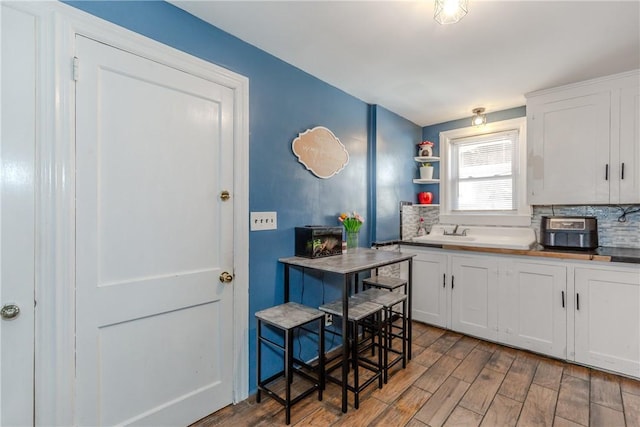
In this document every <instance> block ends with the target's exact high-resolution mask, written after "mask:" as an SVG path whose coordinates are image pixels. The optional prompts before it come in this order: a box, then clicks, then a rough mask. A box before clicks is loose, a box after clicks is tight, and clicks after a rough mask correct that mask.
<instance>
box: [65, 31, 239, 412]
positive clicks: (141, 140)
mask: <svg viewBox="0 0 640 427" xmlns="http://www.w3.org/2000/svg"><path fill="white" fill-rule="evenodd" d="M76 41H77V45H76V49H77V53H76V56H77V57H78V64H77V66H78V67H77V69H78V73H77V83H76V138H77V140H76V169H77V175H76V227H77V229H76V328H77V329H76V330H77V338H76V339H77V342H76V346H77V347H76V353H77V354H76V360H77V361H76V363H77V365H76V371H77V372H76V374H77V390H76V399H77V423H78V424H80V425H113V424H144V425H188V424H189V423H191V422H193V421H196V420H198V419H200V418H201V417H203V416H206V415H208V414H209V413H211V412H214V411H215V410H217V409H219V408H221V407H223V406H225V405H227V404H229V403H231V402H232V391H233V390H232V388H233V386H232V375H233V363H232V351H233V346H232V329H233V325H232V319H233V300H232V298H233V292H232V288H231V287H232V285H233V283H229V284H222V283H221V282H220V280H219V277H220V275H221V274H222V273H223V272H224V271H228V272H229V273H233V271H232V270H231V269H232V266H233V259H232V256H233V235H232V232H233V204H232V201H231V200H230V201H227V202H225V201H222V200H221V198H220V197H219V196H220V193H221V192H222V191H223V190H228V191H229V192H230V193H231V194H233V191H232V190H233V189H232V188H231V187H232V184H233V170H232V166H233V123H232V121H233V110H234V106H233V93H232V91H231V90H230V89H228V88H225V87H223V86H220V85H218V84H215V83H212V82H210V81H207V80H204V79H202V78H199V77H195V76H192V75H190V74H187V73H185V72H182V71H178V70H176V69H174V68H170V67H168V66H165V65H162V64H159V63H157V62H154V61H150V60H147V59H145V58H142V57H140V56H136V55H133V54H131V53H127V52H124V51H122V50H119V49H116V48H114V47H110V46H108V45H105V44H102V43H98V42H95V41H93V40H90V39H87V38H85V37H81V36H77V37H76Z"/></svg>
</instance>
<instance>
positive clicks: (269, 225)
mask: <svg viewBox="0 0 640 427" xmlns="http://www.w3.org/2000/svg"><path fill="white" fill-rule="evenodd" d="M249 221H250V222H251V231H263V230H275V229H277V228H278V213H277V212H251V215H250V217H249Z"/></svg>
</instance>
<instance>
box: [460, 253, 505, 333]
mask: <svg viewBox="0 0 640 427" xmlns="http://www.w3.org/2000/svg"><path fill="white" fill-rule="evenodd" d="M497 298H498V261H497V260H496V259H495V258H488V257H466V256H452V257H451V329H453V330H454V331H459V332H463V333H465V334H469V335H474V336H476V337H480V338H485V339H488V340H496V339H497V338H498V306H497Z"/></svg>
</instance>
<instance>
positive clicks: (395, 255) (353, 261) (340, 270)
mask: <svg viewBox="0 0 640 427" xmlns="http://www.w3.org/2000/svg"><path fill="white" fill-rule="evenodd" d="M414 256H415V254H410V253H402V252H397V251H380V250H375V249H366V248H357V249H355V250H354V249H349V251H348V252H347V253H346V254H342V255H335V256H330V257H325V258H304V257H298V256H293V257H288V258H280V259H279V260H278V261H280V262H281V263H282V264H284V302H289V272H290V269H291V267H298V268H302V269H312V270H318V271H324V272H329V273H337V274H340V275H342V276H343V281H342V309H343V316H342V319H343V322H342V358H343V360H344V361H347V360H349V348H348V347H349V345H348V342H349V341H348V339H347V334H348V327H347V323H348V322H346V321H344V319H348V314H349V313H348V311H349V305H348V299H349V289H350V288H351V286H350V285H351V283H352V281H353V278H354V275H356V274H357V273H359V272H362V271H367V270H372V269H374V268H379V267H384V266H386V265H391V264H396V263H399V262H403V261H407V262H408V264H409V278H408V279H407V280H408V281H407V297H408V298H407V299H408V308H407V312H408V313H407V320H408V322H409V327H408V334H407V335H408V344H409V355H411V342H412V340H411V329H412V328H411V305H412V304H411V300H412V298H411V292H412V290H411V276H412V269H413V257H414ZM357 285H358V284H357V283H355V285H354V289H355V286H357ZM410 358H411V356H409V359H410ZM348 374H349V366H348V363H346V362H344V363H343V364H342V412H347V388H346V385H347V376H348Z"/></svg>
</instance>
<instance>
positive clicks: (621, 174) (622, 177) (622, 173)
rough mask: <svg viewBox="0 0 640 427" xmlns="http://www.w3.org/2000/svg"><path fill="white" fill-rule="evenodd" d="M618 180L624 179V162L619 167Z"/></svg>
mask: <svg viewBox="0 0 640 427" xmlns="http://www.w3.org/2000/svg"><path fill="white" fill-rule="evenodd" d="M620 170H621V172H620V179H624V162H622V166H621V167H620Z"/></svg>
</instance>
